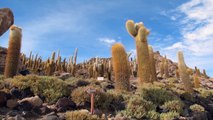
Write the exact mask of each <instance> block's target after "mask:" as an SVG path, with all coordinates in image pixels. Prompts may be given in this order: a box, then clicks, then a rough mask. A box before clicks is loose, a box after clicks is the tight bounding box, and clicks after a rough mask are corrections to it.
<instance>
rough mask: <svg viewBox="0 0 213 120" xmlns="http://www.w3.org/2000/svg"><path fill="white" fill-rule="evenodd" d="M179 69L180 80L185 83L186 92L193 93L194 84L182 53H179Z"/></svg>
mask: <svg viewBox="0 0 213 120" xmlns="http://www.w3.org/2000/svg"><path fill="white" fill-rule="evenodd" d="M178 69H179V74H180V79H181V80H182V82H183V85H184V89H185V91H186V92H189V93H192V92H193V87H192V83H191V81H190V76H189V74H188V72H187V67H186V64H185V62H184V57H183V52H182V51H179V52H178Z"/></svg>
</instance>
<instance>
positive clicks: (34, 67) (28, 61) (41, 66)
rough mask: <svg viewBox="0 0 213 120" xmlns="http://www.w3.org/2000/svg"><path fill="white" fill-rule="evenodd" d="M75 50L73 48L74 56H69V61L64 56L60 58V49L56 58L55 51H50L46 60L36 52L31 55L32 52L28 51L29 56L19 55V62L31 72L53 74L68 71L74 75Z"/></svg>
mask: <svg viewBox="0 0 213 120" xmlns="http://www.w3.org/2000/svg"><path fill="white" fill-rule="evenodd" d="M77 51H78V49H76V50H75V54H74V57H71V58H70V59H69V61H68V62H67V61H66V58H64V59H63V61H62V60H61V56H60V51H58V56H57V59H56V53H55V52H53V53H52V57H51V58H48V59H47V60H46V61H42V58H41V57H38V54H36V55H35V58H34V55H32V52H31V53H30V56H29V57H26V55H24V54H22V55H21V58H20V59H21V62H22V65H23V66H22V67H21V70H23V69H29V70H30V71H32V72H35V73H40V74H43V75H53V74H54V73H55V72H68V73H71V75H72V76H75V70H76V60H77Z"/></svg>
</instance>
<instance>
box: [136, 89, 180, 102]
mask: <svg viewBox="0 0 213 120" xmlns="http://www.w3.org/2000/svg"><path fill="white" fill-rule="evenodd" d="M140 95H141V96H142V97H143V98H144V99H145V100H148V101H151V102H152V103H154V104H155V105H163V104H164V103H165V102H168V101H171V100H177V99H178V97H177V96H176V95H174V94H173V93H172V92H170V91H167V90H165V89H162V88H143V89H142V90H141V91H140Z"/></svg>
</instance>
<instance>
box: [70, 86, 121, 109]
mask: <svg viewBox="0 0 213 120" xmlns="http://www.w3.org/2000/svg"><path fill="white" fill-rule="evenodd" d="M91 87H92V88H94V89H96V93H95V108H99V109H101V110H110V111H114V110H121V109H124V108H123V107H122V103H123V101H124V99H123V97H122V96H121V95H119V94H115V93H108V92H104V91H103V89H101V88H100V87H99V86H86V87H78V88H76V89H75V90H74V91H73V92H72V94H71V97H72V100H73V101H74V102H75V103H76V104H77V105H80V104H85V103H90V95H89V94H88V93H86V90H87V89H88V88H91Z"/></svg>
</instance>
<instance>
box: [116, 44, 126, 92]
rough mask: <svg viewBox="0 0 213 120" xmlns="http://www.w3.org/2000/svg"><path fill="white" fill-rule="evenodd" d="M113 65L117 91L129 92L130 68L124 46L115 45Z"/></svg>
mask: <svg viewBox="0 0 213 120" xmlns="http://www.w3.org/2000/svg"><path fill="white" fill-rule="evenodd" d="M112 65H113V71H114V74H115V89H116V90H120V91H123V90H126V91H128V90H129V86H130V82H129V77H130V68H129V61H128V57H127V54H126V51H125V49H124V47H123V45H122V44H119V43H117V44H114V45H113V46H112Z"/></svg>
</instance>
